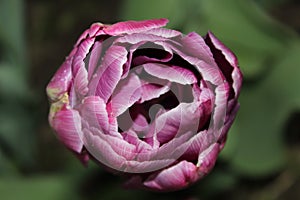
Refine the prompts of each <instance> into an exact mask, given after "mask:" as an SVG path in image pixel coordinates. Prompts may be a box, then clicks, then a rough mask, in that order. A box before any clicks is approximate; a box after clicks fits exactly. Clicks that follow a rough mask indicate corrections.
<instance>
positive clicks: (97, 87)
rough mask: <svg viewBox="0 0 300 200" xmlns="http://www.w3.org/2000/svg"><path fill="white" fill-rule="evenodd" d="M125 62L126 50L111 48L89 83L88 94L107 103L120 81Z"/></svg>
mask: <svg viewBox="0 0 300 200" xmlns="http://www.w3.org/2000/svg"><path fill="white" fill-rule="evenodd" d="M126 60H127V50H126V49H125V48H124V47H121V46H111V47H110V48H109V49H108V50H107V51H106V53H105V56H104V58H103V61H102V63H101V64H100V66H99V68H98V70H97V71H96V73H95V75H93V78H92V80H91V81H90V84H89V88H90V90H89V94H90V95H97V96H99V97H101V98H102V99H104V101H105V102H107V101H108V99H109V98H110V96H111V95H112V93H113V90H114V89H115V87H116V86H117V84H118V82H119V81H120V79H121V76H122V73H123V65H124V64H125V63H126Z"/></svg>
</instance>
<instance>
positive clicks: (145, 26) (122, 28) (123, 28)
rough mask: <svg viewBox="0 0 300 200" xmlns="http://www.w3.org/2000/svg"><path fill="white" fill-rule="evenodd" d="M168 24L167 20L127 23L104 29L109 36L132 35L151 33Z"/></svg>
mask: <svg viewBox="0 0 300 200" xmlns="http://www.w3.org/2000/svg"><path fill="white" fill-rule="evenodd" d="M167 23H168V20H167V19H152V20H144V21H126V22H119V23H116V24H113V25H111V26H109V27H107V28H105V29H104V32H105V33H106V34H108V35H120V34H132V33H139V32H145V31H150V30H151V29H154V28H159V27H162V26H165V25H166V24H167Z"/></svg>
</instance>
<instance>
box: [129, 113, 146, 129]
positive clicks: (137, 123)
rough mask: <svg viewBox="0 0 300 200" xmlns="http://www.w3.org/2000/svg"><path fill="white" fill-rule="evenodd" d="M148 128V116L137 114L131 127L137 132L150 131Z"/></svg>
mask: <svg viewBox="0 0 300 200" xmlns="http://www.w3.org/2000/svg"><path fill="white" fill-rule="evenodd" d="M148 128H149V124H148V122H147V119H146V117H145V116H144V115H142V114H137V116H136V117H135V119H134V120H133V124H132V126H131V129H132V130H133V131H135V132H146V131H148Z"/></svg>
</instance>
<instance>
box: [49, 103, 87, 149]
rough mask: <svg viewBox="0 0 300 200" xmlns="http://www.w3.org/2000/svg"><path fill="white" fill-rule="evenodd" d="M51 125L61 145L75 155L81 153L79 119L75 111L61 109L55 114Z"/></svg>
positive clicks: (81, 143)
mask: <svg viewBox="0 0 300 200" xmlns="http://www.w3.org/2000/svg"><path fill="white" fill-rule="evenodd" d="M51 125H52V127H53V129H54V130H55V131H56V133H57V137H58V138H59V140H61V141H62V142H63V144H65V145H66V146H67V147H68V148H69V149H71V150H73V151H75V152H77V153H80V152H81V150H82V147H83V142H82V140H81V137H82V132H81V117H80V115H79V113H78V112H77V111H76V110H73V109H66V108H63V109H62V110H60V111H58V112H57V113H56V115H55V116H54V118H53V120H52V124H51Z"/></svg>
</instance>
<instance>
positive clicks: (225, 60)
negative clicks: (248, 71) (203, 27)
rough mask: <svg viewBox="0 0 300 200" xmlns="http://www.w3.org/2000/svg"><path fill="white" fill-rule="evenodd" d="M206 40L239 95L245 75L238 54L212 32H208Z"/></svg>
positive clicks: (236, 94)
mask: <svg viewBox="0 0 300 200" xmlns="http://www.w3.org/2000/svg"><path fill="white" fill-rule="evenodd" d="M205 42H206V43H207V45H208V46H209V47H210V49H211V51H212V53H213V55H214V58H215V61H216V63H217V64H218V66H219V67H220V69H221V70H222V72H223V74H224V76H225V77H226V80H227V81H228V82H229V83H230V84H232V87H233V90H234V93H235V96H236V97H237V96H238V95H239V93H240V88H241V85H242V79H243V77H242V73H241V71H240V69H239V67H238V61H237V58H236V56H235V55H234V53H233V52H232V51H230V49H228V48H227V47H226V46H225V45H224V44H223V43H222V42H221V41H220V40H218V38H216V36H214V35H213V34H212V33H211V32H208V34H207V35H206V38H205Z"/></svg>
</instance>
